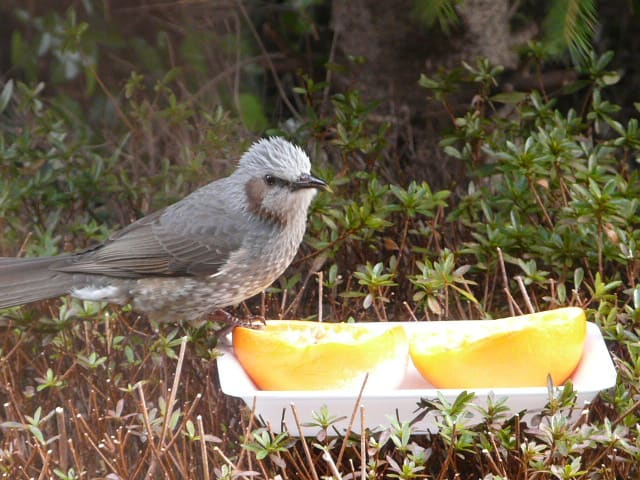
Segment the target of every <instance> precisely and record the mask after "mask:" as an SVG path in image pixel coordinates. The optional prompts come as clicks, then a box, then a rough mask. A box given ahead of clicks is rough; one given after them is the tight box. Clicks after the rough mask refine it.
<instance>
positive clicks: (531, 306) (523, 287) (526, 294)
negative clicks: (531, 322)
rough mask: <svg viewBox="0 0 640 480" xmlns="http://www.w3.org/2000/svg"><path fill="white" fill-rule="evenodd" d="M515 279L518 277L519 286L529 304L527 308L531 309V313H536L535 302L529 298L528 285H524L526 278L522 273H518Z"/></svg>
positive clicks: (526, 302) (525, 301)
mask: <svg viewBox="0 0 640 480" xmlns="http://www.w3.org/2000/svg"><path fill="white" fill-rule="evenodd" d="M515 279H516V282H518V287H519V288H520V292H521V293H522V296H523V297H524V303H525V304H526V305H527V309H528V310H529V313H535V312H536V311H535V309H534V308H533V304H532V303H531V299H530V298H529V294H528V293H527V287H525V285H524V280H523V279H522V277H521V276H520V275H517V276H516V277H515Z"/></svg>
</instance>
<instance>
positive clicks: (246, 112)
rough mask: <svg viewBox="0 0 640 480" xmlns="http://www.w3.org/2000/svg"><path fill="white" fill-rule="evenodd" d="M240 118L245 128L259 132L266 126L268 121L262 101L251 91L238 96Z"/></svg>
mask: <svg viewBox="0 0 640 480" xmlns="http://www.w3.org/2000/svg"><path fill="white" fill-rule="evenodd" d="M239 104H240V105H239V106H240V118H242V123H244V125H245V127H247V129H249V130H251V131H254V132H260V131H262V130H264V129H265V128H267V126H268V125H269V122H268V121H267V117H266V115H265V113H264V106H263V105H262V102H261V101H260V100H259V99H258V97H256V96H255V95H253V94H251V93H241V94H240V96H239Z"/></svg>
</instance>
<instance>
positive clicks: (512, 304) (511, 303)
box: [496, 247, 522, 317]
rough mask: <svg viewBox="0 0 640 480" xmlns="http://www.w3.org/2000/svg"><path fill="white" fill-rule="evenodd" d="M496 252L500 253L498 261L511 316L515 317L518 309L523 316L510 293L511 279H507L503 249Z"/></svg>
mask: <svg viewBox="0 0 640 480" xmlns="http://www.w3.org/2000/svg"><path fill="white" fill-rule="evenodd" d="M496 250H497V251H498V261H499V263H500V270H501V272H502V281H503V283H504V288H503V291H504V293H505V295H506V296H507V300H508V302H507V303H508V304H509V312H510V313H511V316H512V317H513V316H514V315H515V314H516V313H515V309H517V310H518V311H519V313H520V314H521V313H522V311H520V308H518V304H517V303H516V301H515V300H514V298H513V296H512V295H511V292H510V291H509V278H508V277H507V269H506V268H505V266H504V258H503V257H502V249H501V248H500V247H498V248H496Z"/></svg>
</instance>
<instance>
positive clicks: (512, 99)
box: [490, 92, 527, 103]
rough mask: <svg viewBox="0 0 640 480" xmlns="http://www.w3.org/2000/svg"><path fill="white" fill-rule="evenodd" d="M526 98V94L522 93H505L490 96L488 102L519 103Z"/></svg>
mask: <svg viewBox="0 0 640 480" xmlns="http://www.w3.org/2000/svg"><path fill="white" fill-rule="evenodd" d="M526 98H527V94H526V93H524V92H505V93H498V94H496V95H494V96H492V97H491V98H490V100H492V101H494V102H498V103H520V102H523V101H524V100H526Z"/></svg>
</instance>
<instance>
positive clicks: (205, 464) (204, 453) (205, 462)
mask: <svg viewBox="0 0 640 480" xmlns="http://www.w3.org/2000/svg"><path fill="white" fill-rule="evenodd" d="M196 423H197V424H198V436H199V437H200V455H202V473H203V474H204V477H203V478H205V479H208V478H210V477H209V459H208V458H207V442H206V441H205V439H204V426H203V425H202V415H198V416H197V417H196Z"/></svg>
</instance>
